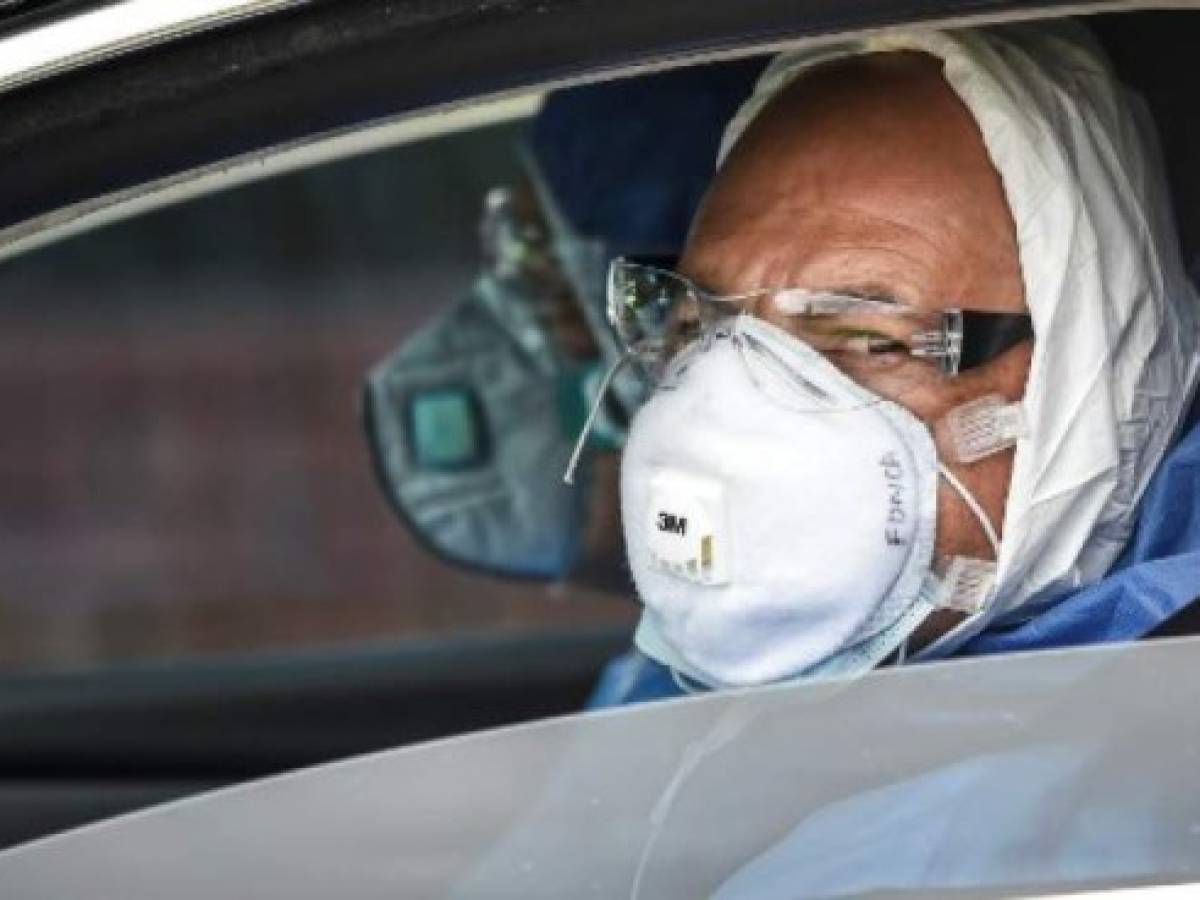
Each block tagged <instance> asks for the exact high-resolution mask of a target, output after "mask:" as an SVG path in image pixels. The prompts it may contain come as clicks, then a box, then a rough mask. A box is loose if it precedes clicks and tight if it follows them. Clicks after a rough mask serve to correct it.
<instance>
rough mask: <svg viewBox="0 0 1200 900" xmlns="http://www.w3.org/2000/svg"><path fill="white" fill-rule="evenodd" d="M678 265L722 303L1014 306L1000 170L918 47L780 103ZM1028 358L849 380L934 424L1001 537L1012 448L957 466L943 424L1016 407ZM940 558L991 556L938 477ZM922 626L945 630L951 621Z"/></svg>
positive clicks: (1016, 270) (810, 77) (1012, 246)
mask: <svg viewBox="0 0 1200 900" xmlns="http://www.w3.org/2000/svg"><path fill="white" fill-rule="evenodd" d="M680 268H681V270H682V271H683V272H684V273H685V274H687V275H689V276H690V277H692V278H693V279H695V280H696V281H697V282H698V283H700V284H702V285H704V286H705V287H706V288H708V289H710V290H714V291H718V292H721V293H741V292H745V291H750V290H754V289H758V288H782V287H803V288H810V289H824V290H832V291H839V292H845V293H852V294H856V295H861V296H871V297H881V298H887V299H891V300H894V301H896V302H899V303H904V304H909V305H911V306H914V307H917V308H919V309H924V310H940V309H946V308H951V307H956V308H962V309H973V310H982V311H992V312H1018V313H1019V312H1024V311H1025V297H1024V288H1023V285H1022V281H1021V267H1020V261H1019V258H1018V255H1017V244H1016V235H1015V228H1014V225H1013V221H1012V215H1011V213H1010V211H1009V208H1008V203H1007V200H1006V199H1005V195H1004V190H1003V187H1002V185H1001V181H1000V176H999V173H997V171H996V170H995V168H994V167H993V166H992V164H991V161H990V160H989V158H988V155H987V151H986V149H985V147H984V145H983V140H982V138H981V136H980V134H979V129H978V127H977V126H976V124H975V121H974V119H973V118H972V116H971V114H970V112H969V111H968V110H967V109H966V107H965V106H964V105H963V104H962V102H961V101H960V100H959V99H958V97H957V96H956V95H955V94H954V92H953V90H952V89H951V88H950V86H949V85H948V84H947V83H946V81H945V79H944V78H943V77H942V74H941V63H940V62H939V61H938V60H935V59H934V58H933V57H929V56H926V55H924V54H920V53H909V52H904V53H887V54H876V55H873V56H867V57H859V58H856V59H853V60H849V61H845V62H839V63H833V64H830V65H827V66H823V67H821V68H818V69H815V70H813V71H812V72H810V73H808V74H806V75H804V76H802V77H801V78H800V79H799V80H798V81H797V82H796V83H795V84H793V85H791V86H790V87H789V88H788V89H787V90H785V91H784V92H783V93H782V94H781V95H780V96H778V97H777V98H775V99H774V100H773V101H772V102H771V104H770V105H769V106H768V108H767V109H765V110H764V111H763V112H762V113H761V114H760V115H759V116H758V117H757V118H756V119H755V120H754V122H753V123H752V124H751V126H750V128H749V129H748V130H747V132H746V133H745V134H744V135H743V136H742V138H741V140H740V141H739V142H738V144H737V146H736V147H735V149H734V150H733V152H732V153H731V154H730V156H729V158H728V160H727V161H726V163H725V165H724V167H723V168H722V170H721V172H720V174H719V175H718V177H717V179H716V180H715V181H714V183H713V185H712V187H711V189H710V190H709V193H708V195H707V196H706V198H705V201H704V203H703V205H702V207H701V209H700V212H699V213H698V214H697V216H696V219H695V221H694V222H693V225H692V232H691V235H690V237H689V240H688V244H687V247H686V249H685V252H684V256H683V259H682V261H681V264H680ZM1031 351H1032V348H1031V346H1030V344H1029V342H1025V343H1024V344H1020V345H1018V346H1016V347H1013V348H1012V349H1010V350H1008V351H1007V352H1005V353H1004V354H1002V355H1001V356H998V357H996V358H995V359H993V360H991V361H989V362H988V363H986V364H984V365H981V366H979V367H977V368H974V369H972V370H970V371H968V372H964V373H962V374H960V375H959V376H957V377H954V378H941V377H938V376H937V375H936V373H935V372H933V370H932V368H931V367H930V366H929V364H927V363H924V362H920V361H914V362H913V363H912V364H911V365H913V366H925V367H926V374H923V375H920V376H917V377H912V378H908V379H906V386H905V390H904V391H903V392H893V391H889V390H888V387H889V386H888V384H887V383H886V381H885V380H884V379H886V378H887V377H888V376H885V375H883V374H880V375H879V376H875V375H873V374H872V372H871V371H870V370H865V371H861V372H859V371H856V372H851V373H850V374H852V375H853V377H855V378H856V380H858V381H859V382H860V383H862V384H864V385H865V386H866V387H868V388H872V389H874V390H876V392H877V393H880V394H882V395H884V396H888V397H889V398H890V399H895V400H897V401H898V402H899V403H901V404H903V405H904V406H905V407H907V408H908V409H909V410H910V411H911V412H912V413H913V414H914V415H916V416H917V417H918V418H920V419H921V420H923V421H924V422H926V423H928V424H929V425H930V426H931V427H932V428H933V430H934V436H935V439H937V440H938V444H939V447H940V448H941V449H942V459H943V461H944V462H945V464H946V465H947V467H948V468H949V469H951V471H953V472H954V473H955V474H956V475H957V476H958V477H959V478H960V479H961V480H962V482H963V483H964V484H965V486H966V487H967V489H968V490H970V491H971V493H972V494H973V495H974V496H975V497H976V499H978V501H979V503H980V504H981V506H982V507H983V509H984V511H985V512H986V513H987V516H988V518H989V519H990V520H991V521H992V523H993V525H994V526H995V527H996V530H997V532H999V531H1000V528H1001V525H1002V523H1003V520H1004V506H1005V502H1006V500H1007V496H1008V486H1009V481H1010V478H1011V474H1012V459H1013V454H1012V451H1011V450H1009V451H1007V452H1003V453H999V454H996V455H994V456H991V457H988V458H986V459H984V460H982V461H980V462H976V463H974V464H971V465H965V466H964V465H958V464H956V463H954V462H953V461H952V456H951V455H950V454H949V453H947V452H946V448H945V444H944V443H943V440H942V436H941V435H940V434H939V429H938V422H939V421H940V420H941V418H942V417H943V416H944V415H945V414H946V413H947V412H948V411H950V410H951V409H953V408H955V407H956V406H959V405H960V404H962V403H964V402H966V401H968V400H971V399H974V398H976V397H980V396H983V395H985V394H995V393H998V394H1002V395H1004V396H1005V397H1007V398H1009V399H1010V400H1016V399H1019V398H1020V397H1021V395H1022V394H1023V392H1024V389H1025V381H1026V377H1027V375H1028V371H1029V360H1030V354H1031ZM876 381H878V383H876ZM797 452H798V453H803V448H797ZM935 553H936V554H937V555H938V556H939V557H940V556H952V555H962V556H972V557H977V558H985V559H987V558H991V557H992V551H991V548H990V546H989V544H988V542H987V540H986V538H985V535H984V532H983V530H982V528H981V527H980V525H979V523H978V521H977V520H976V519H975V517H974V516H973V515H972V513H971V512H970V510H968V509H967V507H966V504H965V503H964V502H963V501H962V499H961V498H960V497H959V496H958V494H957V493H955V492H954V491H953V489H951V488H950V487H949V486H948V485H947V484H945V483H944V482H943V483H941V484H940V486H939V493H938V521H937V541H936V547H935ZM930 624H931V625H932V626H933V629H934V630H935V631H940V630H944V629H945V628H946V627H947V626H948V625H949V624H950V622H949V621H947V620H946V619H945V618H944V617H943V618H942V619H941V620H940V622H939V621H937V620H935V621H934V622H931V623H930Z"/></svg>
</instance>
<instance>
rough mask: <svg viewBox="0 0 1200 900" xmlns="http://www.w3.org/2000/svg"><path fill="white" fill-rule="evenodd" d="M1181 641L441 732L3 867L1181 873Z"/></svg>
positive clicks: (551, 883) (79, 879)
mask: <svg viewBox="0 0 1200 900" xmlns="http://www.w3.org/2000/svg"><path fill="white" fill-rule="evenodd" d="M1197 649H1200V648H1198V647H1197V642H1196V640H1195V639H1188V640H1182V641H1174V642H1166V641H1164V642H1159V643H1156V644H1140V645H1125V646H1109V647H1092V648H1077V649H1074V650H1069V651H1064V652H1058V653H1040V654H1032V655H1026V656H1025V657H1024V658H1022V659H1020V660H1017V659H1014V658H993V659H982V660H980V659H977V660H967V661H962V662H958V663H955V664H947V665H931V666H915V667H908V668H903V669H900V670H898V671H896V672H890V673H885V672H878V673H874V674H872V675H870V676H867V677H866V678H863V679H861V680H859V681H857V682H853V683H845V682H826V683H824V684H812V683H810V684H801V685H781V686H776V687H772V688H765V689H758V690H751V691H742V692H732V693H714V694H708V695H706V696H704V697H699V698H693V699H691V700H689V701H686V702H678V703H657V704H650V705H648V706H643V707H638V708H631V709H626V710H620V711H615V712H610V713H607V714H604V715H592V716H573V717H569V718H564V719H559V720H557V721H552V722H541V723H534V724H530V725H526V726H521V727H518V728H511V729H505V730H503V731H497V732H493V733H490V734H486V735H473V736H468V737H465V738H460V739H455V740H451V741H442V742H439V743H436V744H432V745H428V746H426V747H421V748H415V749H409V750H404V751H398V752H393V753H385V754H379V755H375V756H371V757H366V758H362V759H358V760H351V761H348V762H342V763H339V764H337V765H333V766H326V767H321V768H317V769H313V770H310V771H308V772H305V773H299V774H296V775H291V776H288V777H284V778H278V779H272V780H269V781H265V782H261V783H259V784H257V785H252V786H249V787H246V788H241V789H238V790H236V791H227V792H223V793H217V794H212V795H209V796H208V797H206V798H200V799H198V800H196V801H192V802H188V803H184V804H173V805H171V806H167V807H163V808H161V809H159V810H155V811H151V812H150V813H148V814H144V815H141V816H136V817H129V818H125V819H119V820H114V821H112V822H108V823H102V824H100V825H98V826H96V827H94V828H89V829H84V830H81V831H78V832H75V833H73V834H69V835H64V836H62V837H60V838H56V839H52V840H49V841H44V842H39V843H38V844H35V845H32V846H30V847H28V848H17V849H16V850H13V851H9V852H8V853H6V854H4V855H0V887H3V888H5V889H7V893H8V894H11V895H14V896H33V897H59V896H74V895H77V894H79V893H80V886H81V885H87V886H88V889H89V890H90V891H92V892H98V893H101V894H103V895H107V896H122V897H125V896H128V897H154V896H161V895H162V894H163V893H164V892H168V893H170V894H171V895H172V896H176V897H181V898H193V897H195V898H200V897H210V896H212V895H213V894H214V893H216V894H219V893H224V892H229V891H230V890H234V891H235V892H236V890H237V889H238V888H239V887H240V886H241V885H245V884H256V885H262V886H263V887H262V892H261V894H260V895H261V896H263V897H270V898H274V897H288V898H318V897H327V896H329V895H330V894H333V893H336V894H337V895H338V896H342V897H347V898H360V897H361V898H367V897H382V896H393V895H395V894H397V893H398V894H401V895H404V896H421V897H456V898H467V897H495V896H497V895H501V896H520V897H563V896H575V895H576V894H577V893H578V892H579V889H580V887H581V886H586V888H587V890H588V893H589V894H591V895H593V896H597V897H630V898H639V897H640V898H646V897H713V896H715V897H721V898H743V897H752V898H756V900H761V898H776V897H779V898H783V897H787V898H790V897H797V896H801V897H810V896H811V897H818V896H819V897H829V896H846V897H874V896H881V895H886V896H893V895H894V896H900V897H927V896H931V895H936V896H956V897H960V896H966V897H1011V896H1032V895H1041V894H1057V893H1060V892H1063V893H1066V892H1071V891H1079V890H1083V889H1087V888H1092V889H1099V888H1113V887H1119V886H1132V885H1147V884H1163V883H1178V882H1189V881H1193V880H1194V879H1195V854H1196V840H1197V836H1196V825H1195V822H1196V813H1197V802H1196V796H1195V792H1194V791H1191V790H1188V789H1187V787H1186V786H1187V784H1188V783H1189V781H1190V779H1191V777H1192V772H1193V770H1194V760H1195V748H1196V744H1197V739H1198V738H1200V734H1198V731H1197V723H1196V719H1195V717H1193V716H1191V715H1188V714H1187V712H1186V711H1187V710H1188V709H1189V708H1190V706H1191V698H1192V696H1193V695H1194V690H1193V687H1192V685H1193V684H1194V682H1195V678H1196V665H1197V658H1198V657H1197ZM381 798H382V799H381ZM196 847H207V848H212V849H214V850H217V849H218V848H219V852H220V864H219V865H213V863H212V856H211V855H206V854H199V853H195V852H192V851H193V850H194V849H195V848H196ZM131 848H137V853H136V861H137V864H136V865H114V864H113V861H114V860H124V859H127V858H128V856H129V854H130V852H131ZM235 886H236V887H235Z"/></svg>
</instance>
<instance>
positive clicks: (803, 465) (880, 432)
mask: <svg viewBox="0 0 1200 900" xmlns="http://www.w3.org/2000/svg"><path fill="white" fill-rule="evenodd" d="M939 471H941V472H943V473H944V474H946V476H947V477H952V476H950V475H949V473H945V470H944V469H943V468H942V467H941V466H939V463H938V458H937V451H936V449H935V446H934V442H933V439H932V437H931V435H930V432H929V429H928V428H927V427H926V426H925V424H924V423H922V422H921V421H920V420H918V419H917V418H915V417H914V416H913V415H912V414H911V413H910V412H908V411H907V410H906V409H904V408H903V407H902V406H900V405H898V404H896V403H892V402H889V401H886V400H884V399H882V398H880V397H879V396H877V395H875V394H873V393H872V392H870V391H868V390H867V389H866V388H864V387H862V386H861V385H859V384H857V383H856V382H855V381H853V380H852V379H851V378H849V377H848V376H847V375H845V374H844V373H842V372H841V371H840V370H839V369H838V368H837V367H836V366H834V365H833V364H832V363H831V362H830V361H829V360H828V359H826V358H825V357H824V356H822V355H821V353H820V352H818V351H817V350H815V349H813V348H812V347H810V346H809V345H807V344H806V343H805V342H803V341H800V340H797V339H795V338H794V337H792V336H791V335H790V334H788V333H787V332H785V331H782V330H781V329H779V328H777V327H776V326H774V325H772V324H770V323H768V322H765V321H762V320H760V319H757V318H754V317H751V316H748V315H740V316H737V317H736V318H731V319H729V320H728V322H727V323H726V324H724V325H722V326H721V327H719V328H716V329H714V330H711V331H709V332H708V333H706V334H705V336H704V337H703V338H701V339H700V340H699V341H697V342H696V343H694V344H693V345H692V346H691V347H689V348H687V349H685V350H684V351H683V352H682V353H680V354H679V355H678V356H676V357H675V358H674V359H673V360H672V361H671V363H670V365H669V366H668V368H667V370H666V372H665V373H664V376H663V380H662V383H661V384H660V385H659V387H658V389H657V390H656V391H655V393H654V394H653V395H652V396H651V398H650V399H649V400H648V401H647V402H646V404H645V405H644V406H643V407H642V409H641V410H640V411H639V412H638V414H637V416H636V417H635V418H634V421H633V423H632V426H631V429H630V434H629V439H628V443H627V445H626V448H625V453H624V458H623V462H622V467H621V505H622V514H623V524H624V530H625V540H626V548H627V554H628V558H629V565H630V569H631V571H632V575H633V579H634V581H635V583H636V586H637V589H638V592H639V594H640V596H641V598H642V601H643V603H644V604H645V612H644V615H643V617H642V622H641V625H640V626H639V629H638V632H637V637H636V641H637V644H638V646H639V648H640V649H641V650H642V651H643V652H644V653H646V654H647V655H649V656H650V657H652V658H654V659H657V660H658V661H660V662H662V663H664V664H665V665H668V666H670V667H671V668H672V669H674V670H675V671H676V672H678V673H680V674H682V675H684V676H686V677H688V678H690V679H692V680H695V681H697V682H699V683H701V684H703V685H707V686H710V687H729V686H741V685H751V684H760V683H765V682H771V681H779V680H785V679H791V678H797V677H813V676H824V675H850V674H857V673H860V672H864V671H866V670H868V669H871V668H873V667H874V666H876V665H877V664H878V663H879V662H881V661H882V660H883V659H885V658H886V657H887V656H888V655H889V654H891V653H892V652H893V651H895V650H896V649H897V648H899V647H900V646H901V645H902V644H903V643H904V641H905V640H906V639H907V637H908V636H909V635H910V634H911V632H912V631H913V630H914V629H915V628H916V627H917V626H918V625H919V624H920V623H921V621H922V620H923V619H924V618H925V617H926V616H927V615H928V614H929V612H930V611H931V610H932V609H933V608H934V607H935V606H936V605H955V603H960V602H961V601H962V599H963V596H964V592H965V593H967V594H969V593H971V591H972V590H973V591H974V592H975V593H976V594H978V593H979V592H980V591H982V590H986V587H987V586H986V584H983V583H982V582H983V581H985V580H986V574H987V571H988V567H989V566H990V564H989V563H986V562H984V561H982V560H977V561H961V560H956V561H955V563H956V564H957V568H955V567H954V566H952V568H954V572H953V573H952V574H947V573H944V577H942V578H940V579H939V578H937V577H935V576H934V575H933V573H932V568H933V562H934V560H933V550H934V532H935V525H936V520H937V515H936V513H937V487H938V477H939ZM953 483H954V486H955V488H956V489H957V490H959V491H960V492H962V488H961V485H960V484H958V483H957V482H953ZM962 493H963V494H964V497H966V498H967V499H968V502H969V504H970V505H972V508H973V509H974V510H975V511H976V514H977V515H978V514H979V511H978V505H977V504H975V503H974V502H973V500H971V499H970V498H969V495H966V494H965V492H962ZM989 527H990V526H989ZM963 562H966V563H968V565H967V566H966V568H965V570H964V568H963V565H962V563H963ZM969 563H979V564H980V565H981V566H982V567H983V569H982V570H979V569H973V568H972V567H971V566H970V565H969ZM950 580H953V581H954V584H948V582H949V581H950ZM948 589H949V592H948ZM947 600H949V601H950V602H949V603H947V602H946V601H947Z"/></svg>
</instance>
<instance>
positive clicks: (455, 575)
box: [0, 123, 632, 668]
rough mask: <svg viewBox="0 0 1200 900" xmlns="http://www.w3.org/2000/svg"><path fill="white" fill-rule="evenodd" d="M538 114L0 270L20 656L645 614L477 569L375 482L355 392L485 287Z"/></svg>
mask: <svg viewBox="0 0 1200 900" xmlns="http://www.w3.org/2000/svg"><path fill="white" fill-rule="evenodd" d="M525 127H526V126H525V124H524V123H515V124H505V125H494V126H489V127H487V128H484V129H479V130H477V131H474V132H467V133H461V134H458V135H453V136H449V137H442V138H438V139H436V140H431V141H426V142H424V143H419V144H414V145H410V146H407V147H402V148H397V149H392V150H389V151H385V152H380V153H376V154H373V155H371V156H366V157H361V158H357V159H351V160H345V161H341V162H338V163H336V164H332V165H328V166H326V167H324V168H322V169H319V170H312V171H309V172H306V173H302V174H298V175H293V176H288V177H283V178H278V179H275V180H272V181H269V182H265V183H261V184H257V185H252V186H248V187H243V188H240V189H237V190H235V191H231V192H229V193H226V194H221V195H216V196H212V197H208V198H205V199H201V200H198V201H194V202H192V203H190V204H188V205H186V206H181V207H177V208H169V209H166V210H163V211H160V212H157V213H154V214H151V215H148V216H145V217H142V218H140V219H136V220H133V221H130V222H127V223H123V224H120V225H116V226H112V227H109V228H107V229H104V230H101V231H97V232H93V233H90V234H85V235H83V236H81V237H78V238H76V239H73V240H71V241H69V242H67V243H63V244H60V245H57V246H52V247H49V248H47V249H44V250H42V251H39V252H36V253H33V254H31V255H28V256H26V257H22V258H17V259H14V260H12V261H9V262H7V263H6V264H5V265H4V267H3V270H2V271H0V369H2V375H0V396H2V398H3V399H2V400H0V403H2V405H3V408H4V409H5V411H6V418H7V421H8V423H9V427H6V428H5V429H3V431H2V432H0V460H3V462H2V463H0V466H2V467H0V510H2V511H3V512H2V514H0V623H2V627H0V665H2V666H5V667H9V668H12V667H17V668H23V667H61V666H72V667H73V666H80V665H90V664H95V663H102V662H109V661H116V660H121V659H134V658H146V657H162V656H173V655H178V654H183V655H191V654H204V653H210V652H236V651H248V650H255V649H264V648H283V647H297V646H301V645H313V644H325V643H329V642H341V641H362V640H371V639H380V638H388V637H398V636H405V635H418V634H446V633H449V632H455V631H463V630H479V629H496V628H509V629H511V628H517V629H523V628H542V627H551V626H567V627H571V626H574V625H582V624H585V623H624V622H627V621H628V620H629V617H630V616H631V614H632V608H631V605H630V604H629V602H628V599H627V598H626V597H624V596H622V594H621V592H619V591H615V590H609V591H601V590H596V589H585V588H582V587H578V586H564V585H562V584H545V583H524V582H513V581H505V580H502V579H498V578H494V577H486V576H482V575H473V574H468V573H465V572H463V571H461V570H457V569H454V568H451V567H449V566H447V565H446V564H444V563H442V562H440V561H439V560H438V559H436V558H435V557H434V556H432V555H431V554H429V553H427V552H426V551H425V550H424V549H423V548H422V547H421V546H419V545H418V543H417V542H416V541H415V540H414V538H413V537H412V536H411V535H410V534H409V533H408V532H407V530H405V529H403V528H402V527H400V526H399V525H398V524H397V523H396V522H395V520H394V519H393V517H392V516H391V514H390V512H389V511H388V509H387V507H386V504H385V502H384V500H383V499H382V497H381V495H380V492H379V490H378V488H377V486H376V485H375V484H374V482H373V479H372V474H371V470H370V465H369V462H368V458H367V453H366V451H365V449H364V447H363V442H362V437H361V434H360V427H359V422H358V410H357V403H356V398H357V392H358V390H359V386H360V382H361V379H362V377H363V374H364V373H365V372H366V371H367V369H368V367H369V366H370V365H371V364H372V363H374V362H375V361H376V360H378V359H379V358H381V357H382V356H384V355H385V354H386V353H387V352H388V351H389V350H390V349H391V348H392V347H393V346H395V345H396V344H397V343H398V342H400V341H401V339H402V338H404V337H405V335H407V334H410V333H411V332H413V330H414V329H416V328H417V327H418V326H419V325H420V324H422V323H423V322H425V321H426V320H428V319H429V317H430V316H431V315H433V314H434V313H436V312H437V311H439V310H440V309H442V308H444V307H445V306H448V305H449V304H450V303H451V302H452V301H453V300H454V299H455V297H456V296H458V295H461V294H462V293H463V292H465V291H466V290H467V289H468V287H469V285H470V284H471V282H472V280H473V279H474V277H475V274H476V272H477V270H478V267H479V264H480V251H479V244H478V235H477V231H478V222H479V215H480V209H481V204H482V201H483V198H484V196H485V194H486V193H487V191H488V190H489V189H490V188H492V187H493V186H495V185H498V184H507V183H511V182H513V181H515V180H516V179H517V178H518V177H519V165H518V162H517V159H516V153H515V151H516V147H517V144H518V139H519V138H520V136H521V134H522V133H523V129H524V128H525Z"/></svg>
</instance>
